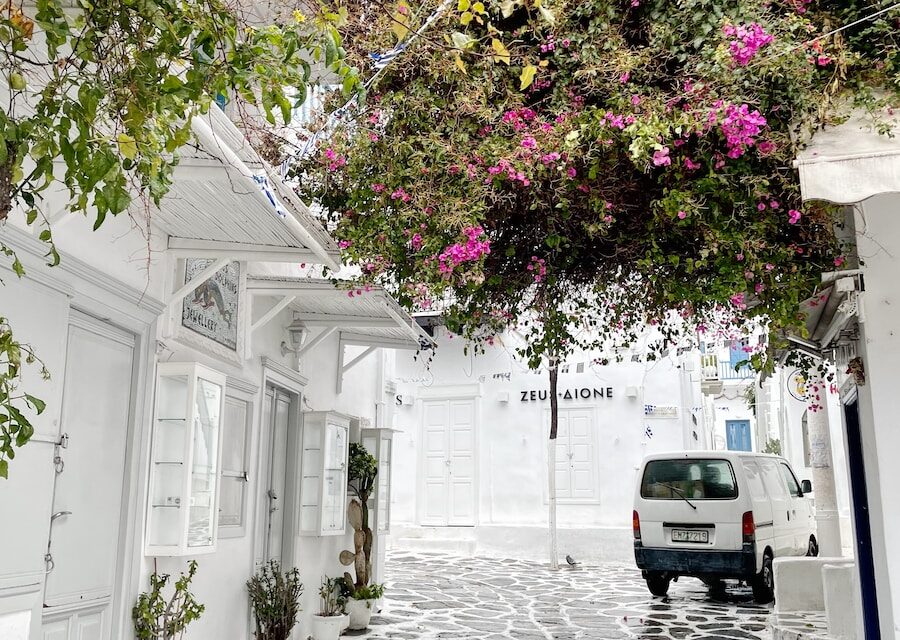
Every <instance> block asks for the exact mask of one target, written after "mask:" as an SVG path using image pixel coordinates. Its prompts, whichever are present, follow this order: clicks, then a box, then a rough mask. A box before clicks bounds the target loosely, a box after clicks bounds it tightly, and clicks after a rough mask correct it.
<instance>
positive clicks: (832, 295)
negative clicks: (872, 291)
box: [785, 271, 861, 357]
mask: <svg viewBox="0 0 900 640" xmlns="http://www.w3.org/2000/svg"><path fill="white" fill-rule="evenodd" d="M858 278H859V276H858V272H854V271H845V272H840V271H837V272H832V273H829V274H825V276H824V277H823V283H822V287H821V289H819V290H818V291H817V292H816V293H815V294H813V295H812V296H810V297H809V298H807V299H806V300H804V301H803V302H801V303H800V313H802V314H803V315H804V317H805V321H804V322H805V325H806V327H805V328H806V336H798V335H796V334H788V335H787V336H785V337H786V338H787V339H788V340H789V341H790V342H791V343H792V345H793V347H794V348H796V349H798V350H800V351H803V352H805V353H808V354H809V355H813V356H816V357H822V356H823V354H824V353H825V352H827V351H830V350H832V349H834V348H835V346H840V342H841V340H842V337H844V335H843V334H844V333H845V332H847V331H848V330H852V326H853V325H852V321H853V320H854V318H855V317H856V316H857V314H858V312H859V308H858V301H857V292H858V291H859V289H860V288H861V287H860V282H859V279H858Z"/></svg>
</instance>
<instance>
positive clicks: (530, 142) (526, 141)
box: [522, 136, 537, 149]
mask: <svg viewBox="0 0 900 640" xmlns="http://www.w3.org/2000/svg"><path fill="white" fill-rule="evenodd" d="M522 146H523V147H525V148H526V149H534V148H535V147H537V140H535V139H534V136H525V137H524V138H522Z"/></svg>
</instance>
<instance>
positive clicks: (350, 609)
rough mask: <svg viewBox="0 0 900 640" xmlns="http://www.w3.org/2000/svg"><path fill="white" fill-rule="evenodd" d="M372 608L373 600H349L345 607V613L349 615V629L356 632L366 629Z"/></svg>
mask: <svg viewBox="0 0 900 640" xmlns="http://www.w3.org/2000/svg"><path fill="white" fill-rule="evenodd" d="M374 606H375V601H374V600H355V599H353V598H350V599H349V600H348V601H347V605H346V607H345V608H346V609H347V613H348V614H350V628H351V629H354V630H357V629H365V628H366V627H368V626H369V620H370V619H371V618H372V610H373V607H374Z"/></svg>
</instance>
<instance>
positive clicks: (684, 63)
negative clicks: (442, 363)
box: [295, 0, 897, 366]
mask: <svg viewBox="0 0 900 640" xmlns="http://www.w3.org/2000/svg"><path fill="white" fill-rule="evenodd" d="M438 4H439V3H437V2H425V3H424V4H421V5H417V4H415V3H409V4H407V3H405V2H404V3H403V5H404V6H405V7H406V8H407V10H406V12H405V13H403V14H402V20H400V22H402V23H403V25H404V29H401V30H400V32H399V33H398V31H397V30H396V29H394V33H395V35H396V36H397V37H400V38H403V37H404V36H405V35H406V31H408V30H409V29H415V28H416V27H417V26H418V25H421V24H422V23H423V21H424V20H425V18H426V17H427V16H428V15H430V14H431V13H432V11H433V10H434V9H435V8H436V7H437V6H438ZM866 11H867V4H866V3H863V2H820V1H813V2H807V1H802V2H801V1H799V0H791V1H782V2H779V1H774V2H773V1H769V0H765V1H763V0H755V1H750V2H737V1H730V2H729V1H713V0H689V1H686V2H678V3H673V2H668V1H666V0H651V1H636V0H635V1H630V0H585V1H578V2H576V1H569V0H502V1H491V2H474V3H472V2H470V1H469V0H458V3H454V4H453V6H452V8H451V10H450V11H448V12H446V13H444V14H442V15H441V17H440V18H439V19H438V20H437V21H436V22H434V23H433V24H432V25H430V26H429V28H428V31H427V33H426V34H425V35H423V37H422V38H420V39H418V40H417V41H416V42H415V43H414V44H412V45H411V46H410V47H409V48H408V50H407V52H406V53H405V54H404V55H402V56H400V57H399V58H397V59H396V60H395V61H393V62H392V63H391V65H389V66H388V68H387V69H386V70H385V72H384V73H383V75H382V76H381V77H380V78H379V81H378V83H377V84H376V85H375V86H374V87H373V89H372V91H371V92H370V97H369V100H368V103H367V106H366V107H365V109H366V112H365V113H363V114H360V115H359V117H357V118H355V119H354V120H353V121H352V123H350V124H348V125H345V126H343V127H339V128H338V129H337V131H336V132H335V133H334V134H333V135H330V136H328V143H327V144H326V145H322V146H321V148H320V149H319V150H318V151H317V152H316V153H315V154H313V155H312V156H310V157H307V158H305V159H303V160H302V161H301V162H300V163H298V164H297V165H296V166H295V171H296V175H297V176H298V177H299V178H300V180H299V184H300V187H299V188H300V189H301V191H302V192H303V195H304V196H306V197H308V198H310V199H312V200H315V201H317V202H318V203H320V204H321V206H322V209H323V210H324V211H325V212H326V215H328V216H329V218H330V220H331V222H332V223H333V225H334V229H335V233H336V234H337V236H338V237H339V238H340V239H341V241H342V245H341V246H342V247H344V250H345V257H346V258H347V259H348V260H350V261H355V262H358V263H359V264H361V265H364V264H366V263H368V262H371V261H372V259H373V256H381V257H382V258H383V259H384V263H383V264H384V265H385V266H384V268H383V269H380V270H378V271H377V272H373V273H366V272H365V271H364V278H370V279H372V280H377V281H379V283H381V284H384V285H386V286H388V287H389V288H390V289H391V290H392V291H393V292H395V293H396V294H397V296H398V297H399V298H400V300H401V301H402V302H404V303H405V304H407V305H409V306H410V307H413V308H416V307H418V308H422V307H430V306H434V305H436V304H438V305H439V306H440V308H441V309H443V310H444V315H445V317H446V319H447V322H448V324H449V326H450V328H451V329H452V330H453V331H454V332H457V333H461V334H463V335H464V336H467V337H469V338H474V339H479V338H482V339H483V338H487V337H490V336H492V335H495V334H496V333H497V332H500V331H502V330H503V329H505V328H508V327H509V325H511V324H514V325H517V326H518V328H519V329H520V330H522V331H523V332H525V333H526V335H527V336H528V347H527V351H526V354H525V355H526V356H527V357H528V358H529V360H530V362H531V364H532V365H533V366H538V365H539V364H540V362H541V361H542V359H543V358H547V357H550V358H551V359H555V358H559V357H561V356H562V355H564V354H565V353H566V352H568V351H570V350H572V349H574V348H576V347H579V346H580V347H586V346H598V345H600V344H601V343H602V344H604V345H606V346H609V344H611V343H618V344H624V343H628V342H631V341H633V340H634V339H635V338H636V337H637V336H638V335H640V334H641V332H643V331H644V330H645V327H647V326H648V324H649V325H651V326H655V327H656V328H657V330H658V331H659V332H660V335H661V339H660V340H659V341H657V343H655V346H654V348H658V349H660V350H662V349H665V348H666V347H667V346H668V345H667V341H670V339H674V330H673V329H670V328H669V327H671V326H673V325H677V326H678V327H679V331H681V332H685V331H686V332H689V333H690V332H693V331H695V330H696V329H697V328H698V327H701V328H705V327H707V326H709V325H710V323H711V322H712V321H713V320H715V322H719V323H721V322H724V323H725V324H735V325H740V324H741V323H742V322H745V321H748V320H760V319H762V320H763V321H764V322H765V323H766V324H767V325H768V326H769V328H770V330H771V331H773V332H775V331H780V330H783V329H788V328H799V327H801V326H802V317H801V316H800V315H799V312H798V303H799V302H800V301H801V300H803V299H804V298H805V297H807V295H809V293H810V292H811V291H813V289H814V287H815V284H816V282H817V280H818V278H819V275H820V273H821V272H822V271H824V270H831V269H833V268H834V265H836V264H842V262H843V258H842V257H841V254H842V251H841V248H840V247H839V246H838V245H837V243H836V240H835V237H834V234H833V232H832V222H833V218H832V213H833V212H832V211H831V210H830V209H829V208H828V207H827V206H825V205H820V204H815V203H804V202H802V200H801V194H800V189H799V184H798V178H797V175H796V173H795V171H794V170H793V169H792V161H793V159H794V157H795V156H796V153H797V151H798V145H799V144H801V141H802V140H803V139H804V138H805V137H806V136H808V134H809V133H811V132H812V131H813V130H815V128H817V127H819V126H821V125H822V124H823V123H825V122H827V121H828V120H829V119H830V118H834V117H837V115H838V113H839V112H838V109H837V107H835V105H836V104H839V103H840V102H841V101H844V102H843V104H844V105H845V106H847V107H848V108H849V107H850V106H859V105H865V106H869V107H877V106H878V105H877V104H876V102H875V99H874V98H872V97H871V94H870V92H869V91H868V90H867V89H866V87H867V86H875V85H882V86H883V87H885V88H887V89H890V88H891V87H892V86H893V80H894V76H895V74H896V68H897V67H896V65H897V48H896V45H895V44H894V41H893V39H892V38H893V36H892V34H891V27H890V25H889V24H887V25H885V24H884V23H882V22H878V21H875V22H872V23H866V22H863V23H861V25H858V26H856V27H854V28H853V29H852V30H848V31H845V32H842V33H840V34H828V31H829V29H833V28H834V27H835V26H838V25H841V24H849V23H850V22H853V21H854V20H857V19H859V18H862V17H864V16H865V14H866ZM398 15H400V14H398V13H394V14H393V16H389V15H385V16H384V17H383V20H384V23H383V24H382V28H377V27H376V26H372V25H368V26H367V28H366V29H362V30H358V31H356V32H355V33H356V34H357V35H359V34H364V37H363V39H362V41H361V42H360V41H357V42H351V41H352V38H351V37H350V36H349V35H348V36H346V37H345V46H347V47H348V50H349V51H350V56H351V58H352V57H354V56H357V57H358V60H359V61H362V57H363V55H364V54H365V53H366V52H369V51H378V50H383V49H387V48H389V47H390V46H392V45H393V43H394V42H393V40H391V39H390V38H389V34H390V33H391V29H390V28H389V26H390V24H391V23H394V26H396V23H397V22H398V20H399V19H398V18H397V16H398ZM376 23H377V20H376ZM373 24H375V23H373ZM847 96H849V98H850V100H849V101H845V97H847ZM329 149H332V150H333V153H335V154H337V156H339V157H341V158H346V164H345V165H342V166H340V167H334V166H333V162H334V161H333V159H331V158H330V156H329V155H328V153H329V151H328V150H329ZM671 318H675V319H676V322H674V323H673V322H671V321H670V319H671ZM752 355H753V359H754V364H755V365H757V366H763V364H765V360H766V358H765V354H762V353H755V354H752ZM544 361H545V360H544Z"/></svg>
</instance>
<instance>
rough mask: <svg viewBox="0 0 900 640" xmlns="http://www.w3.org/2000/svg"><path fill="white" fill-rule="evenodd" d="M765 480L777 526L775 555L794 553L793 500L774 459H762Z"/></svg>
mask: <svg viewBox="0 0 900 640" xmlns="http://www.w3.org/2000/svg"><path fill="white" fill-rule="evenodd" d="M759 467H760V469H762V475H763V482H764V483H765V485H766V492H767V493H768V494H769V499H770V500H771V501H772V523H773V526H774V527H775V557H781V556H790V555H794V530H793V527H792V523H791V521H790V519H791V513H790V512H791V501H790V499H789V496H788V492H787V488H786V487H785V486H784V479H783V478H782V477H781V471H779V470H778V465H777V464H776V463H775V461H774V460H768V459H760V460H759Z"/></svg>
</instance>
